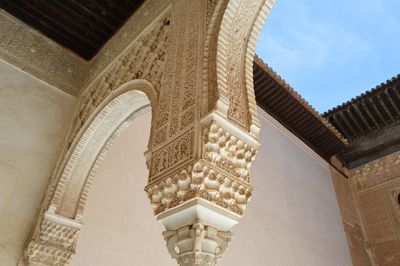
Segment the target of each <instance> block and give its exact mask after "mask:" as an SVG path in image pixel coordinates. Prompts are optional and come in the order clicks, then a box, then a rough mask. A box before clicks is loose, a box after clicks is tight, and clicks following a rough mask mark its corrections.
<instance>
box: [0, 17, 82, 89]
mask: <svg viewBox="0 0 400 266" xmlns="http://www.w3.org/2000/svg"><path fill="white" fill-rule="evenodd" d="M0 57H1V59H3V60H5V61H8V62H9V63H11V64H13V65H15V66H17V67H18V68H20V69H22V70H24V71H26V72H28V73H31V74H32V75H34V76H36V77H38V78H39V79H41V80H44V81H46V82H48V83H49V84H51V85H53V86H55V87H57V88H60V89H62V90H64V91H65V92H67V93H69V94H72V95H77V94H78V92H79V88H80V87H81V84H82V81H83V79H84V77H85V73H87V72H88V70H89V65H88V63H87V62H86V61H85V60H83V59H82V58H80V57H79V56H77V55H75V54H74V53H72V52H71V51H69V50H67V49H65V48H63V47H61V46H60V45H59V44H57V43H55V42H54V41H52V40H50V39H48V38H47V37H45V36H44V35H42V34H41V33H39V32H37V31H36V30H34V29H32V28H30V27H29V26H27V25H26V24H24V23H22V22H20V21H19V20H17V19H16V18H14V17H12V16H11V15H9V14H8V13H6V12H5V11H4V10H0Z"/></svg>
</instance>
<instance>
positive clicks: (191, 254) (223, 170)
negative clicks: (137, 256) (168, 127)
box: [146, 120, 257, 265]
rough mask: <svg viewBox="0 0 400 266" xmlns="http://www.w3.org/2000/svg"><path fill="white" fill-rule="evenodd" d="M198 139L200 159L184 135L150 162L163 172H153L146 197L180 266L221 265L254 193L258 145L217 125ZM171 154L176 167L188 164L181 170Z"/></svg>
mask: <svg viewBox="0 0 400 266" xmlns="http://www.w3.org/2000/svg"><path fill="white" fill-rule="evenodd" d="M230 129H232V127H230ZM198 137H199V139H200V141H198V142H197V143H199V149H198V150H199V153H195V152H193V151H192V150H196V149H193V148H192V146H190V145H191V144H190V143H192V142H194V143H196V141H192V140H191V141H189V142H188V143H187V140H185V141H183V140H182V139H185V134H184V135H182V136H181V137H180V138H179V137H178V138H177V139H176V140H174V141H173V142H172V143H170V144H167V145H166V146H165V148H161V149H159V150H158V151H156V152H153V154H152V156H151V158H150V161H151V163H150V165H151V166H153V167H155V168H156V169H158V170H153V171H151V172H150V173H151V174H150V178H149V180H150V183H149V185H148V186H147V187H146V191H147V193H148V196H149V199H150V202H151V204H152V206H153V209H154V212H155V214H156V215H157V217H158V219H159V220H160V221H162V222H163V223H164V225H165V227H166V228H167V231H166V232H164V238H165V240H166V242H167V248H168V251H169V253H170V254H171V256H172V257H173V258H175V259H176V260H177V262H178V263H179V264H180V265H216V262H217V259H218V258H219V257H221V255H222V253H223V252H224V251H225V249H226V248H227V247H228V243H229V242H230V239H231V233H230V230H231V228H232V226H233V225H234V224H236V223H237V222H238V220H239V218H240V217H241V216H242V215H243V212H244V210H245V208H246V205H247V203H248V201H249V199H250V197H251V192H252V187H251V185H250V182H249V181H250V180H249V169H250V166H251V163H252V162H253V160H254V158H255V155H256V148H257V147H255V146H254V143H256V142H253V143H251V144H250V143H248V142H246V141H244V140H243V138H240V137H238V136H237V134H234V133H231V131H229V130H227V129H225V128H224V127H223V126H221V125H219V124H218V123H217V122H215V121H213V120H211V121H210V122H208V123H205V124H204V125H203V126H202V134H198ZM183 143H186V144H184V145H183ZM192 145H193V144H192ZM171 147H172V148H171ZM189 147H190V148H189ZM188 149H189V150H190V152H189V153H188ZM160 154H164V155H165V156H164V157H165V158H164V157H162V156H161V155H160ZM171 154H173V155H174V156H175V157H174V158H178V159H174V160H172V161H173V162H175V163H176V162H178V164H179V162H181V161H183V163H181V166H179V167H176V164H173V163H172V164H171V163H170V161H169V160H168V158H169V157H168V155H171ZM188 154H192V155H191V156H188ZM193 154H194V155H193ZM185 159H187V160H188V161H187V162H186V161H185ZM174 168H178V169H177V170H174ZM151 169H153V168H151ZM152 174H153V175H152ZM220 221H224V222H222V223H221V222H220Z"/></svg>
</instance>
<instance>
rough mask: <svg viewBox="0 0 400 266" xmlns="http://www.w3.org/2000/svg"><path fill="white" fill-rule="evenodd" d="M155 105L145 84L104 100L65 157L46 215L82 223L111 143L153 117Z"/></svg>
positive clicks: (134, 83)
mask: <svg viewBox="0 0 400 266" xmlns="http://www.w3.org/2000/svg"><path fill="white" fill-rule="evenodd" d="M156 101H157V98H156V93H155V91H154V89H153V87H152V85H151V83H150V82H148V81H146V80H132V81H129V82H126V83H125V84H123V85H121V86H120V87H119V88H118V89H116V90H114V91H113V92H111V93H110V95H108V96H107V97H106V98H105V99H104V100H103V102H102V103H101V104H100V105H99V107H98V108H97V109H96V111H95V112H94V113H93V114H92V115H91V117H90V118H89V119H88V122H87V123H86V124H85V125H84V126H83V127H82V129H81V131H80V132H79V134H78V136H77V137H76V138H75V141H74V142H73V144H72V146H71V148H70V150H69V153H68V154H67V156H66V159H65V162H64V166H63V168H62V171H61V173H60V174H59V176H60V177H59V179H58V182H57V185H56V189H55V192H54V194H53V197H52V199H51V204H50V207H49V209H48V210H47V214H54V215H56V216H61V217H65V218H68V219H72V220H75V221H76V222H78V223H79V222H80V221H81V218H82V216H83V213H84V207H85V204H86V201H87V197H88V193H89V189H90V185H91V184H92V182H93V181H94V177H95V173H96V170H97V169H98V167H99V165H100V164H101V162H102V161H103V160H104V158H105V157H106V156H107V153H108V151H109V149H110V147H111V145H112V143H113V142H114V140H115V139H116V138H117V137H118V136H119V135H120V134H121V133H122V132H123V130H124V129H126V128H127V126H128V125H129V124H130V123H131V122H133V121H134V119H135V118H136V117H137V116H139V115H141V114H143V113H144V112H147V111H149V110H150V109H151V110H152V112H153V117H154V112H155V108H151V106H155V103H156Z"/></svg>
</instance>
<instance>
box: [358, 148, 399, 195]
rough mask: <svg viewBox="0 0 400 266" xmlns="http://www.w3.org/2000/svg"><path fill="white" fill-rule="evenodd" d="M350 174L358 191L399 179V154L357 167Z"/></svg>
mask: <svg viewBox="0 0 400 266" xmlns="http://www.w3.org/2000/svg"><path fill="white" fill-rule="evenodd" d="M350 173H351V176H352V178H353V180H354V183H355V185H356V187H357V189H358V190H359V191H360V190H363V189H366V188H369V187H372V186H375V185H378V184H381V183H383V182H386V181H389V180H393V179H396V178H400V152H395V153H392V154H390V155H388V156H385V157H383V158H380V159H378V160H375V161H373V162H370V163H367V164H364V165H362V166H359V167H357V168H355V169H352V170H351V171H350Z"/></svg>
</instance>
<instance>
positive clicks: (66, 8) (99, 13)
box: [0, 0, 144, 60]
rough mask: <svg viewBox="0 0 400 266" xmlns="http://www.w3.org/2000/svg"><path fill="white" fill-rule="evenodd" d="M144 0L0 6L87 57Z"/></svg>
mask: <svg viewBox="0 0 400 266" xmlns="http://www.w3.org/2000/svg"><path fill="white" fill-rule="evenodd" d="M143 1H144V0H2V1H0V8H1V9H4V10H5V11H7V12H8V13H10V14H11V15H13V16H15V17H16V18H18V19H20V20H22V21H23V22H25V23H26V24H28V25H29V26H31V27H32V28H34V29H36V30H38V31H40V32H42V33H43V34H44V35H46V36H47V37H49V38H50V39H52V40H54V41H56V42H58V43H59V44H61V45H62V46H64V47H66V48H69V49H70V50H72V51H73V52H75V53H77V54H78V55H80V56H81V57H82V58H84V59H86V60H90V59H91V58H92V57H93V56H94V55H95V54H96V53H97V52H98V51H99V49H100V48H101V47H102V46H103V45H104V44H105V43H106V42H107V40H109V39H110V38H111V37H112V36H113V35H114V33H115V32H116V31H117V30H118V29H119V28H120V27H121V26H122V25H123V24H124V22H125V21H126V20H127V19H128V18H129V17H130V16H131V15H132V14H133V13H134V11H135V10H136V9H137V8H138V7H139V6H140V5H141V4H142V2H143Z"/></svg>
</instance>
